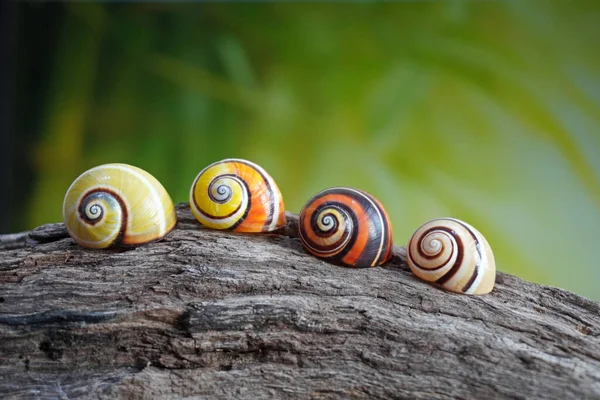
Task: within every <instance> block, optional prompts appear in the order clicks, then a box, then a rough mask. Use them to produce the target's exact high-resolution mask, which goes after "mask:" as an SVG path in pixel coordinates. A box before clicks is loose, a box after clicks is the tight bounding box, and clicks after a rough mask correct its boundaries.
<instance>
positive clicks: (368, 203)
mask: <svg viewBox="0 0 600 400" xmlns="http://www.w3.org/2000/svg"><path fill="white" fill-rule="evenodd" d="M298 230H299V236H300V240H301V241H302V244H303V245H304V247H305V248H306V250H308V251H309V252H310V253H312V254H313V255H315V256H317V257H319V258H323V259H325V260H326V261H328V262H330V263H332V264H337V265H343V266H347V267H374V266H376V265H380V264H383V263H385V262H386V261H388V260H389V259H390V258H391V256H392V225H391V222H390V219H389V217H388V215H387V213H386V212H385V210H384V208H383V206H382V205H381V204H380V203H379V201H377V199H375V198H374V197H373V196H371V195H370V194H368V193H365V192H363V191H361V190H357V189H351V188H347V187H334V188H330V189H326V190H323V191H322V192H320V193H317V194H316V195H315V196H314V197H313V198H312V199H310V200H309V201H308V202H307V203H306V205H305V206H304V208H302V211H301V212H300V217H299V219H298Z"/></svg>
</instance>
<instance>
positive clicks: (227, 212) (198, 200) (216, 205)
mask: <svg viewBox="0 0 600 400" xmlns="http://www.w3.org/2000/svg"><path fill="white" fill-rule="evenodd" d="M190 207H191V210H192V213H193V214H194V216H195V217H196V219H198V221H199V222H200V223H201V224H202V225H204V226H207V227H209V228H213V229H229V230H233V231H237V232H271V231H274V230H277V229H279V228H281V227H283V226H284V225H285V208H284V205H283V197H282V196H281V192H280V191H279V188H278V187H277V184H276V183H275V181H274V180H273V178H272V177H271V176H270V175H269V174H268V173H267V172H266V171H265V170H264V169H263V168H261V167H260V166H258V165H256V164H254V163H252V162H250V161H247V160H242V159H234V158H231V159H225V160H222V161H218V162H216V163H213V164H211V165H209V166H208V167H206V168H204V169H203V170H202V171H201V172H200V173H199V174H198V176H197V177H196V179H195V180H194V183H193V184H192V187H191V189H190Z"/></svg>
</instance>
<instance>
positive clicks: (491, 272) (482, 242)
mask: <svg viewBox="0 0 600 400" xmlns="http://www.w3.org/2000/svg"><path fill="white" fill-rule="evenodd" d="M407 262H408V265H409V267H410V269H411V270H412V272H413V273H414V274H415V275H417V276H418V277H419V278H421V279H423V280H425V281H427V282H433V283H436V284H438V285H440V286H441V287H443V288H444V289H446V290H449V291H452V292H456V293H465V294H485V293H489V292H490V291H491V290H492V288H493V286H494V282H495V278H496V266H495V262H494V255H493V253H492V249H491V248H490V245H489V243H488V242H487V240H486V239H485V237H484V236H483V235H482V234H481V233H480V232H479V231H478V230H477V229H475V228H474V227H472V226H471V225H469V224H467V223H466V222H463V221H460V220H457V219H454V218H439V219H435V220H433V221H430V222H428V223H426V224H424V225H422V226H421V227H420V228H419V229H417V231H416V232H415V233H414V234H413V235H412V237H411V239H410V241H409V243H408V247H407Z"/></svg>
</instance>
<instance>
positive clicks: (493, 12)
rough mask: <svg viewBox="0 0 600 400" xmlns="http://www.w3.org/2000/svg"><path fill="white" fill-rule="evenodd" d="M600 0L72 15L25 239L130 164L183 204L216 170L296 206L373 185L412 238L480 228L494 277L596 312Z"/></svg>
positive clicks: (398, 233) (88, 9) (120, 9)
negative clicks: (266, 176)
mask: <svg viewBox="0 0 600 400" xmlns="http://www.w3.org/2000/svg"><path fill="white" fill-rule="evenodd" d="M599 17H600V3H598V2H595V1H587V2H585V1H580V2H549V1H544V2H539V3H538V2H532V1H528V2H517V1H514V2H510V1H507V2H464V1H460V2H458V1H455V2H441V1H440V2H415V3H377V4H371V3H350V4H194V5H186V4H179V5H158V4H153V5H137V4H132V5H100V4H72V5H70V6H69V8H68V12H67V13H66V16H65V21H64V25H63V27H64V28H63V31H62V33H61V37H60V42H59V46H58V49H57V52H56V53H55V55H54V58H53V59H52V60H47V62H48V63H49V65H50V66H51V68H52V71H53V72H52V90H51V95H50V96H49V97H48V98H47V99H46V102H45V110H46V113H45V115H44V116H43V118H44V123H43V131H42V134H41V141H40V142H39V143H37V145H36V146H35V152H34V157H35V161H36V165H37V169H38V171H37V185H36V188H35V193H34V194H33V195H32V196H31V198H32V199H34V200H33V201H32V202H31V204H30V214H29V216H28V220H27V223H26V225H27V227H32V226H35V225H38V224H41V223H46V222H50V221H57V220H60V218H61V215H60V210H61V204H62V197H63V195H64V192H65V191H66V189H67V187H68V186H69V184H70V183H71V181H72V180H73V179H74V178H75V177H76V176H77V175H78V174H79V173H81V172H83V171H84V170H85V169H87V168H89V167H92V166H94V165H97V164H101V163H105V162H117V161H118V162H127V163H131V164H134V165H137V166H140V167H142V168H144V169H146V170H147V171H149V172H150V173H152V174H153V175H155V176H156V177H157V178H158V179H159V180H160V181H161V182H163V184H164V185H165V187H166V188H167V190H168V191H169V192H170V193H171V195H172V197H173V199H174V200H175V201H177V202H179V201H186V200H187V198H188V190H189V186H190V184H191V182H192V180H193V178H194V177H195V175H196V174H197V173H198V172H199V170H200V169H202V168H203V167H204V166H206V165H207V164H208V163H210V162H213V161H216V160H219V159H221V158H226V157H243V158H247V159H250V160H253V161H255V162H257V163H258V164H260V165H262V166H263V167H265V168H266V169H267V170H268V171H270V172H271V174H272V175H273V177H274V178H275V179H276V180H277V182H278V184H279V185H280V187H281V189H282V192H283V194H284V199H285V201H286V208H287V209H288V210H291V211H295V212H298V211H299V210H300V208H301V207H302V205H303V203H304V202H305V201H306V200H307V199H308V198H309V197H310V196H311V195H312V194H313V193H315V192H316V191H318V190H321V189H323V188H325V187H328V186H335V185H348V186H354V187H358V188H362V189H364V190H367V191H368V192H370V193H372V194H373V195H375V196H376V197H378V198H379V199H380V200H381V202H382V203H383V204H384V205H385V207H386V209H387V210H388V212H389V213H390V215H391V217H392V221H393V226H394V234H395V238H396V243H398V244H403V243H406V242H407V240H408V238H409V237H410V235H411V233H412V232H413V231H414V230H415V229H416V228H417V227H418V226H419V225H420V224H422V223H424V222H426V221H428V220H430V219H432V218H435V217H441V216H454V217H457V218H460V219H463V220H466V221H468V222H470V223H472V224H473V225H475V226H476V227H477V228H478V229H479V230H480V231H482V233H484V235H486V236H487V237H488V239H489V241H490V243H491V245H492V247H493V249H494V251H495V254H496V259H497V264H498V268H499V269H500V270H502V271H506V272H510V273H514V274H516V275H519V276H521V277H523V278H526V279H530V280H534V281H537V282H541V283H547V284H552V285H556V286H561V287H565V288H568V289H572V290H574V291H577V292H579V293H582V294H584V295H586V296H589V297H592V298H596V299H600V291H599V290H598V289H597V282H598V281H599V279H600V268H598V266H597V265H598V264H597V261H596V259H597V258H596V257H595V251H594V250H595V245H596V242H597V240H598V239H597V238H598V237H600V213H599V210H600V179H599V174H600V157H598V154H600V137H599V136H598V134H597V131H598V128H599V127H600V77H599V75H598V71H600V56H599V54H600V53H598V51H597V44H598V43H599V42H600V30H599V29H598V27H597V25H598V24H597V21H598V20H599Z"/></svg>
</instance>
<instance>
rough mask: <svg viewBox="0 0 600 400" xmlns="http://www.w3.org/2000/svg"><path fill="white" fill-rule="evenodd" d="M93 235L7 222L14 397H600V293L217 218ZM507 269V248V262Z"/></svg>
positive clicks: (1, 387)
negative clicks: (468, 284) (430, 266)
mask: <svg viewBox="0 0 600 400" xmlns="http://www.w3.org/2000/svg"><path fill="white" fill-rule="evenodd" d="M178 216H179V221H180V222H179V224H178V227H177V228H176V229H175V230H174V231H173V232H172V233H171V234H169V235H168V236H167V237H166V238H165V239H163V240H161V241H159V242H155V243H151V244H149V245H145V246H141V247H137V248H131V249H120V250H86V249H83V248H80V247H78V246H77V245H76V244H75V243H74V241H73V240H71V239H70V238H69V237H68V235H67V233H66V231H65V229H64V227H63V225H62V224H50V225H44V226H42V227H39V228H37V229H34V230H33V231H31V232H25V233H22V234H15V235H6V236H0V397H2V398H23V399H29V398H42V399H46V398H58V399H63V398H64V399H66V398H70V399H72V398H92V399H114V398H123V399H142V398H144V399H145V398H148V399H155V398H161V399H162V398H192V397H194V398H203V399H204V398H252V399H282V398H285V399H287V398H290V399H295V398H298V399H307V398H315V399H334V398H336V399H337V398H356V399H367V398H368V399H384V398H410V399H430V398H439V399H455V398H477V399H493V398H509V399H533V398H537V399H543V398H552V399H557V398H560V399H598V398H600V337H599V335H600V304H599V303H597V302H593V301H590V300H587V299H584V298H582V297H579V296H577V295H574V294H572V293H570V292H567V291H564V290H560V289H556V288H551V287H545V286H539V285H535V284H532V283H528V282H525V281H522V280H520V279H518V278H516V277H514V276H511V275H507V274H503V273H499V274H498V282H497V285H496V288H495V289H494V291H493V292H492V293H491V294H490V295H485V296H479V297H469V296H464V295H457V294H452V293H448V292H444V291H442V290H440V289H437V288H435V287H433V286H430V285H428V284H426V283H423V282H421V281H419V280H417V279H416V278H415V277H414V276H413V275H412V274H411V273H410V271H409V270H408V268H407V266H406V265H405V264H404V249H403V248H396V249H395V256H394V259H393V260H392V262H391V263H389V264H387V265H386V266H384V267H377V268H370V269H350V268H343V267H336V266H332V265H329V264H327V263H325V262H322V261H320V260H317V259H315V258H314V257H311V256H309V255H308V254H307V253H306V252H305V251H304V250H303V248H302V246H301V245H300V242H299V240H298V239H297V238H296V236H297V235H296V225H295V224H296V217H295V215H293V214H288V217H289V220H290V221H289V223H288V225H287V226H286V227H285V228H284V229H283V230H282V231H281V232H280V233H279V234H271V235H251V234H235V233H231V232H219V231H212V230H207V229H202V228H200V227H199V225H198V224H197V223H196V222H195V220H194V219H193V217H192V216H191V214H190V212H189V211H188V209H187V207H186V206H185V205H179V206H178ZM500 268H501V264H500Z"/></svg>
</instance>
